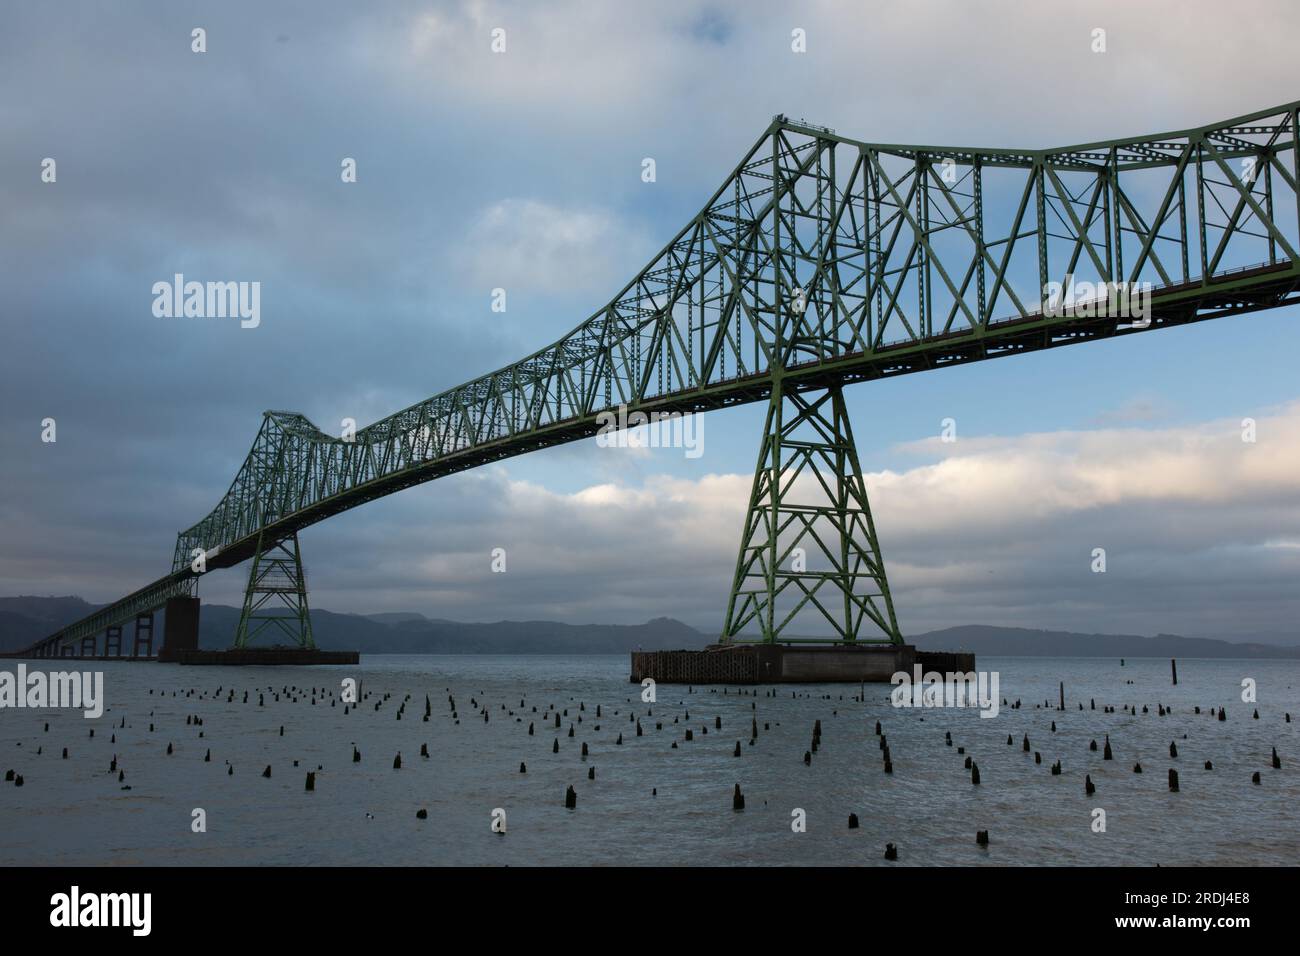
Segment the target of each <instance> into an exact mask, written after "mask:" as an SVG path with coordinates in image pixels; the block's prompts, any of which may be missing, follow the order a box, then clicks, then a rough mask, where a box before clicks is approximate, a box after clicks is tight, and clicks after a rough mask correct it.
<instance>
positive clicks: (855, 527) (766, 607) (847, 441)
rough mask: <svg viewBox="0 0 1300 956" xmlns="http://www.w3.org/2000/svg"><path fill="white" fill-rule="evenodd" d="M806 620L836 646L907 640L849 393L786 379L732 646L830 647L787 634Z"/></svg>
mask: <svg viewBox="0 0 1300 956" xmlns="http://www.w3.org/2000/svg"><path fill="white" fill-rule="evenodd" d="M809 612H815V613H809ZM801 614H802V615H803V618H802V619H803V620H808V619H809V618H811V619H812V623H813V626H815V627H816V628H818V629H825V628H826V627H827V626H829V627H830V629H831V632H832V633H833V634H834V638H833V640H832V643H883V644H901V643H902V642H903V638H902V635H901V634H900V633H899V631H898V622H897V620H896V619H895V617H894V602H893V600H892V599H891V598H890V595H889V581H888V579H887V578H886V576H885V564H884V559H883V558H882V557H881V554H880V545H879V543H878V541H877V540H876V526H875V522H873V521H872V519H871V506H870V504H868V502H867V488H866V484H865V482H864V481H863V479H862V469H861V467H860V466H859V464H858V453H857V449H856V448H855V447H854V444H853V431H852V429H851V428H850V426H849V416H848V412H847V411H846V410H845V408H844V396H843V394H842V391H841V389H840V386H838V385H834V386H832V387H830V388H828V389H822V390H820V391H817V392H808V393H803V394H801V393H799V392H789V393H786V391H785V389H784V388H783V387H782V384H781V379H779V378H778V379H777V380H776V384H775V386H774V387H773V389H772V397H771V399H770V400H769V402H768V408H767V423H766V425H765V426H764V429H763V440H762V443H761V446H760V449H759V453H758V466H757V467H756V468H755V470H754V485H753V488H752V490H751V491H750V495H749V512H748V515H747V516H746V519H745V530H744V533H743V535H742V537H741V542H740V555H739V557H738V558H737V559H736V575H735V578H734V580H733V583H732V586H731V600H730V601H729V602H728V605H727V620H726V624H725V626H724V627H723V632H722V641H723V643H733V642H734V643H749V642H755V641H757V642H762V643H773V642H776V641H778V640H779V641H781V642H782V643H796V642H816V643H826V638H808V637H798V636H795V635H783V632H785V631H786V630H787V628H791V627H795V626H798V625H797V623H796V622H798V621H799V620H800V615H801ZM753 627H757V628H758V631H759V636H758V637H757V638H756V639H755V638H751V637H746V636H745V635H744V633H743V632H744V630H745V629H746V628H753ZM864 628H865V632H866V633H865V634H864Z"/></svg>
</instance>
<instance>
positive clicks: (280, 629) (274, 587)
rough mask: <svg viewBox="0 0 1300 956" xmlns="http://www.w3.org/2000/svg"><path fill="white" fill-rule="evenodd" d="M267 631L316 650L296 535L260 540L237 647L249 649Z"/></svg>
mask: <svg viewBox="0 0 1300 956" xmlns="http://www.w3.org/2000/svg"><path fill="white" fill-rule="evenodd" d="M267 629H270V630H271V631H272V632H274V633H276V634H277V636H280V637H285V638H288V640H289V642H290V643H292V644H296V645H297V646H299V647H301V648H303V649H304V650H314V649H315V648H316V642H315V640H313V639H312V634H311V617H310V615H309V613H308V610H307V578H306V575H305V574H304V573H303V569H302V557H301V553H300V551H299V549H298V535H297V533H296V532H295V533H294V534H291V535H289V537H287V538H282V539H280V540H278V541H272V540H270V539H263V538H262V537H261V536H259V537H258V541H257V554H256V555H254V557H253V567H252V568H251V570H250V571H249V574H248V588H247V590H246V591H245V592H244V610H243V613H242V614H240V616H239V628H238V630H236V631H235V647H236V648H237V649H242V648H245V647H247V646H248V645H249V644H250V643H251V642H252V641H254V640H256V639H257V637H258V636H260V635H261V633H262V632H263V631H265V630H267ZM277 643H279V642H277Z"/></svg>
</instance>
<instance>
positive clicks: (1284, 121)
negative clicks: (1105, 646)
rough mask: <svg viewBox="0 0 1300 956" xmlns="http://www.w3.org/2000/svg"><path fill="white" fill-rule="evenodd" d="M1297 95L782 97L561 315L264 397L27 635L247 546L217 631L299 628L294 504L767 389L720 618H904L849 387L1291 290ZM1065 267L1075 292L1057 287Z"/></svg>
mask: <svg viewBox="0 0 1300 956" xmlns="http://www.w3.org/2000/svg"><path fill="white" fill-rule="evenodd" d="M1298 108H1300V103H1289V104H1287V105H1284V106H1279V107H1275V108H1273V109H1267V110H1262V111H1260V112H1257V113H1252V114H1250V115H1248V116H1241V117H1237V118H1235V119H1230V120H1227V121H1225V122H1220V123H1216V124H1214V125H1211V126H1204V127H1201V128H1199V129H1187V130H1180V131H1177V132H1170V133H1159V134H1154V135H1148V136H1138V137H1132V138H1126V139H1118V140H1112V141H1108V142H1098V143H1087V144H1084V145H1081V146H1068V147H1064V148H1061V149H980V148H968V147H951V146H905V145H892V144H885V143H865V142H859V141H857V140H853V139H849V138H847V137H844V136H840V135H838V134H837V133H835V132H834V131H833V130H830V129H826V128H823V127H819V126H814V125H812V124H810V123H806V122H803V121H794V120H791V119H789V118H787V117H785V116H777V117H775V118H774V119H773V121H772V123H771V124H770V125H769V126H768V128H767V129H766V130H765V131H764V132H763V135H762V136H761V137H760V138H759V140H758V141H757V142H756V143H755V144H754V145H753V146H752V147H751V148H750V149H749V150H748V151H747V152H746V153H745V155H744V157H743V158H742V159H741V161H740V163H739V164H738V165H737V166H736V168H735V169H734V170H733V171H732V172H731V174H730V175H729V176H728V177H727V178H726V180H725V181H724V182H723V184H722V186H721V187H719V188H718V190H717V191H716V192H715V193H714V194H713V195H712V196H711V197H710V198H709V200H708V202H707V203H706V204H705V205H704V208H703V209H701V210H700V211H699V213H698V214H696V216H695V217H694V218H693V219H692V220H691V221H690V222H689V223H687V224H686V226H685V227H684V228H683V229H682V230H681V231H680V232H679V233H678V234H677V235H676V236H674V237H673V238H672V240H671V241H670V242H669V243H668V244H667V245H666V246H665V247H664V248H663V249H662V251H660V252H659V254H658V255H656V256H655V257H654V259H653V260H652V261H651V262H650V263H649V265H647V266H646V267H645V269H643V270H642V271H641V272H640V273H639V274H638V275H636V276H635V277H633V278H632V280H631V281H630V282H628V283H627V285H626V286H625V287H624V288H623V289H622V290H621V291H620V292H619V293H618V294H617V295H616V296H614V298H613V299H612V300H611V301H610V302H609V303H607V304H606V305H604V306H602V307H601V308H600V309H598V310H597V311H596V312H595V313H594V314H593V315H592V316H591V317H590V318H588V319H587V320H586V321H584V322H582V323H581V324H580V325H578V326H577V328H575V329H574V330H573V331H572V332H570V333H569V334H568V335H566V336H564V337H563V338H562V339H560V340H559V341H558V342H555V343H554V344H552V345H549V346H547V347H546V348H543V349H541V350H540V351H538V352H536V353H534V354H532V355H529V356H527V357H526V358H523V359H521V360H520V361H518V362H516V363H514V364H513V365H509V366H507V367H505V368H502V369H499V370H497V371H495V372H492V373H490V374H488V375H483V376H481V377H479V378H476V379H474V380H472V381H470V382H466V383H465V384H463V385H459V386H457V387H455V388H452V389H449V390H448V391H445V392H442V393H441V394H438V395H435V396H433V397H432V398H430V399H428V400H426V401H423V402H421V403H419V404H417V405H413V406H411V407H410V408H407V409H404V410H402V411H400V412H397V413H396V414H394V415H391V416H389V417H388V418H385V419H383V420H381V421H378V422H375V423H374V424H373V425H370V426H369V427H366V428H363V429H361V430H359V431H357V432H356V434H355V436H354V437H353V438H352V439H351V440H344V439H343V438H339V437H335V436H333V435H328V434H325V433H324V432H322V431H321V430H320V429H318V428H317V427H316V426H315V425H313V424H312V423H311V422H310V421H309V420H308V419H306V418H305V417H303V416H302V415H299V414H295V413H292V412H281V411H269V412H266V413H265V415H264V416H263V419H262V423H261V427H260V428H259V429H258V432H257V435H256V437H255V438H254V440H253V446H252V449H251V450H250V451H249V453H248V457H247V459H246V460H245V461H244V464H243V466H242V467H241V468H240V469H239V472H238V474H237V475H235V478H234V480H233V481H232V482H231V484H230V488H229V490H228V491H227V492H226V493H225V495H224V496H223V497H222V498H221V500H220V501H219V502H218V503H217V505H216V507H214V508H213V509H212V511H211V512H210V513H209V514H208V515H207V516H206V517H204V518H203V519H201V520H200V521H199V522H198V523H196V524H194V525H193V526H191V527H189V528H187V529H185V530H184V531H181V532H180V533H179V535H178V536H177V539H176V548H175V552H174V555H173V560H172V569H171V571H170V573H168V574H165V575H164V576H162V577H161V578H159V579H158V580H156V581H154V582H152V583H150V584H147V585H145V586H144V587H142V588H140V589H139V590H138V591H135V592H133V593H131V594H128V595H127V596H125V597H123V598H121V599H120V600H118V601H115V602H114V603H112V604H110V605H107V606H106V607H103V608H101V609H99V610H97V611H96V612H94V613H93V614H91V615H89V616H88V617H86V618H84V619H83V620H80V621H77V622H75V623H73V624H70V625H68V626H67V627H65V628H63V629H62V630H60V631H58V632H57V633H55V634H52V635H50V636H49V637H48V638H46V639H44V640H42V641H40V642H38V643H37V644H35V645H33V646H32V647H30V648H28V649H26V650H25V651H23V652H21V653H22V656H38V657H44V656H69V655H72V656H75V655H86V656H93V655H95V654H96V652H97V651H98V650H99V643H98V641H99V636H100V635H101V634H107V635H108V636H107V638H106V642H105V645H104V649H103V650H104V653H106V654H110V655H111V654H113V653H114V639H116V652H117V653H119V654H120V653H121V628H122V626H123V625H124V624H127V623H129V622H131V621H132V620H134V621H135V622H136V625H137V635H136V652H137V653H138V652H139V649H140V647H141V646H142V641H143V640H144V639H143V638H142V637H141V635H142V634H144V635H145V637H147V638H148V639H149V642H148V646H146V652H147V651H148V650H149V649H150V648H151V622H152V614H153V612H154V611H156V610H157V609H159V608H162V607H164V606H165V605H166V604H167V602H168V601H169V599H172V598H177V597H187V596H193V595H194V594H195V592H196V586H197V582H198V579H199V578H200V577H201V576H202V574H203V573H206V572H208V571H212V570H215V569H218V568H229V567H232V566H234V565H237V564H239V563H241V562H243V561H246V560H248V559H252V566H251V571H250V575H249V584H248V589H247V593H246V599H245V604H244V610H243V615H242V617H241V621H240V624H239V628H238V631H237V633H236V636H235V645H236V646H237V647H242V646H245V645H247V644H249V643H250V642H252V641H254V640H256V639H257V638H258V637H259V635H260V634H262V633H264V632H270V633H273V634H277V635H280V636H284V637H286V638H287V639H288V640H289V642H290V643H291V644H297V645H301V646H304V647H312V646H314V645H313V641H312V637H311V627H310V618H309V616H308V612H307V600H306V587H305V581H304V576H303V572H302V564H301V560H300V557H299V547H298V532H299V531H300V530H302V529H303V528H306V527H307V526H309V525H312V524H314V523H316V522H318V521H322V520H324V519H326V518H328V517H330V516H331V515H335V514H338V513H339V512H342V511H346V510H348V509H349V508H355V507H356V506H357V505H360V504H363V503H365V502H367V501H371V500H373V499H375V498H380V497H383V496H385V495H390V494H392V493H394V492H396V491H400V490H402V489H403V488H409V487H411V486H413V485H418V484H422V483H424V482H427V481H432V480H433V479H436V478H441V477H442V476H444V475H450V474H454V473H456V472H459V471H464V470H465V469H468V468H475V467H477V466H479V465H483V464H485V463H487V462H493V461H499V460H501V459H504V458H510V457H513V456H515V455H521V454H524V453H526V452H530V451H534V450H536V449H539V448H546V447H550V446H552V445H558V444H562V443H564V442H571V441H576V440H580V439H584V438H587V437H589V436H591V435H593V434H595V433H596V432H597V430H598V427H599V425H600V421H599V420H598V416H599V415H600V414H601V413H602V412H606V411H609V410H614V409H618V408H620V407H621V406H626V408H627V410H628V411H629V412H630V413H631V412H638V411H639V412H644V413H647V414H649V413H654V412H661V413H663V412H667V413H695V412H705V411H708V410H710V409H715V408H721V407H727V406H732V405H738V404H742V403H746V402H766V403H767V407H768V411H767V417H766V425H765V428H764V432H763V436H762V439H761V442H760V450H759V456H758V465H757V468H756V470H755V478H754V484H753V489H752V494H751V499H750V503H749V512H748V517H747V519H746V522H745V526H744V528H743V529H742V532H741V541H740V550H739V556H738V560H737V565H736V572H735V577H734V580H733V586H732V589H731V595H730V600H729V604H728V611H727V617H726V624H725V627H724V630H723V633H722V635H721V636H722V640H723V641H724V642H726V641H748V640H758V641H779V642H782V643H785V642H787V641H790V640H793V639H794V638H791V637H790V636H788V635H789V634H791V633H795V632H794V631H792V630H790V628H792V627H793V626H794V622H795V621H796V620H805V621H806V620H807V616H808V615H809V614H811V615H812V617H813V618H815V619H816V620H817V621H818V622H820V624H821V627H822V628H823V629H824V628H826V627H827V626H829V628H830V629H831V631H832V633H833V634H834V637H833V638H829V639H828V640H835V641H842V642H854V641H857V642H879V643H889V642H893V643H897V642H899V641H900V640H901V638H900V635H899V630H898V625H897V622H896V618H895V613H894V608H893V603H892V600H891V597H890V593H889V586H888V581H887V577H886V574H885V568H884V563H883V560H882V558H881V554H880V548H879V545H878V542H877V540H876V534H875V529H874V526H873V524H872V520H871V511H870V508H869V505H868V502H867V495H866V489H865V486H864V483H863V480H862V473H861V468H860V466H859V464H858V460H857V454H856V451H855V449H854V445H853V438H852V433H851V430H850V428H849V422H848V416H847V414H846V413H845V409H844V401H843V397H842V388H843V386H844V385H846V384H850V383H854V382H862V381H869V380H873V379H878V378H884V377H886V376H892V375H903V374H906V373H910V372H921V371H927V370H933V369H941V368H944V367H945V366H950V365H959V364H965V363H968V362H977V361H981V360H984V359H990V358H997V357H1000V356H1007V355H1018V354H1022V353H1026V352H1033V351H1037V350H1040V349H1047V348H1055V347H1057V346H1062V345H1072V344H1076V343H1081V342H1089V341H1093V340H1095V339H1101V338H1110V337H1112V336H1120V335H1131V334H1136V333H1139V332H1147V331H1152V330H1155V329H1163V328H1168V327H1170V326H1177V325H1184V324H1187V323H1190V322H1197V321H1200V320H1202V319H1212V318H1219V317H1223V316H1232V315H1237V314H1240V313H1246V312H1253V311H1257V310H1260V309H1270V308H1275V307H1278V306H1283V305H1288V304H1291V303H1294V302H1296V301H1297V300H1298V299H1300V256H1298V255H1297V251H1296V250H1297V249H1300V189H1297V181H1298V180H1300V150H1297V142H1298V140H1300V116H1298V113H1297V111H1298ZM1069 277H1073V282H1074V287H1075V289H1088V286H1085V285H1084V283H1088V284H1091V290H1090V291H1091V292H1092V293H1093V294H1092V295H1091V296H1089V295H1088V294H1086V293H1085V294H1083V295H1081V296H1079V297H1078V298H1077V299H1070V300H1068V301H1067V300H1065V299H1064V296H1058V297H1055V299H1054V300H1053V303H1049V301H1048V300H1049V299H1052V298H1053V297H1052V296H1049V295H1048V294H1047V293H1046V292H1045V290H1048V289H1051V288H1053V287H1052V285H1051V284H1052V283H1061V284H1062V285H1064V286H1068V285H1069V283H1070V281H1071V280H1070V278H1069ZM1103 284H1112V285H1103ZM1121 288H1122V289H1126V290H1145V297H1144V298H1139V299H1138V300H1137V301H1143V302H1145V304H1146V306H1147V308H1146V311H1144V312H1141V313H1140V314H1139V315H1135V314H1134V313H1133V310H1132V309H1131V308H1130V309H1124V308H1118V307H1116V304H1117V301H1118V300H1119V299H1120V297H1119V296H1117V295H1114V294H1113V293H1114V292H1116V291H1119V290H1120V289H1121ZM1026 290H1028V291H1026ZM1108 291H1109V292H1111V293H1112V294H1111V295H1109V296H1105V295H1104V293H1105V292H1108ZM1131 301H1134V300H1130V302H1131ZM1063 305H1068V306H1069V307H1068V308H1066V307H1062V306H1063ZM810 487H811V488H812V489H813V492H814V493H812V494H810V493H809V488H810ZM142 627H143V628H144V630H143V631H141V630H140V628H142Z"/></svg>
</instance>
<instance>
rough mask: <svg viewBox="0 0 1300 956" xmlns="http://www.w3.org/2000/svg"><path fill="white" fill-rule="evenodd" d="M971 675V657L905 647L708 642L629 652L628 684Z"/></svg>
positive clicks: (811, 681)
mask: <svg viewBox="0 0 1300 956" xmlns="http://www.w3.org/2000/svg"><path fill="white" fill-rule="evenodd" d="M915 664H920V665H921V667H922V668H924V669H925V670H927V671H929V670H934V671H940V672H946V671H972V670H974V669H975V655H974V654H969V653H965V652H953V653H948V652H941V651H918V650H917V649H916V648H915V647H913V646H912V645H910V644H867V645H863V646H861V647H850V646H845V645H842V644H840V645H817V644H809V645H798V644H729V645H724V644H712V645H710V646H709V647H706V648H705V649H704V650H702V651H692V650H681V651H633V652H632V674H631V677H630V680H631V681H632V682H633V683H640V682H641V681H643V680H645V679H646V678H647V677H648V678H651V679H653V680H654V681H656V682H657V683H661V684H797V683H804V684H821V683H833V682H842V683H853V684H857V683H861V682H864V681H872V682H887V681H889V679H890V678H891V677H892V676H893V675H894V674H895V673H897V672H898V671H911V670H912V667H913V665H915Z"/></svg>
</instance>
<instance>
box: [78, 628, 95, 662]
mask: <svg viewBox="0 0 1300 956" xmlns="http://www.w3.org/2000/svg"><path fill="white" fill-rule="evenodd" d="M96 643H97V639H96V637H95V635H94V634H90V635H87V636H86V637H83V638H82V639H81V656H82V657H94V656H95V644H96Z"/></svg>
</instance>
